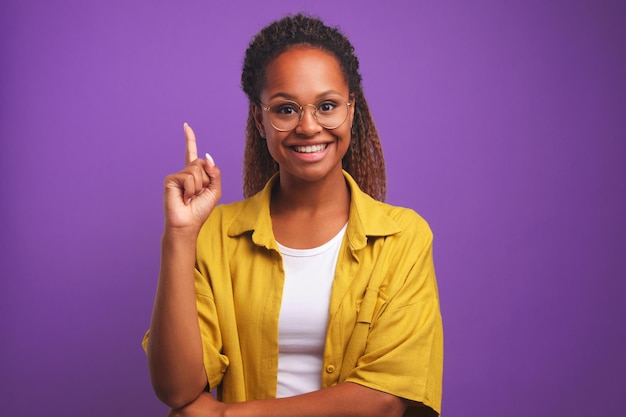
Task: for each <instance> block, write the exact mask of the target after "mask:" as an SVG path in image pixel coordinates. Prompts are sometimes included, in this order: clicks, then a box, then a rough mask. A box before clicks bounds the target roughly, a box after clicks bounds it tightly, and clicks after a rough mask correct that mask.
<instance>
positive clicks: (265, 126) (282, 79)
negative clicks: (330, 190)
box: [255, 46, 354, 181]
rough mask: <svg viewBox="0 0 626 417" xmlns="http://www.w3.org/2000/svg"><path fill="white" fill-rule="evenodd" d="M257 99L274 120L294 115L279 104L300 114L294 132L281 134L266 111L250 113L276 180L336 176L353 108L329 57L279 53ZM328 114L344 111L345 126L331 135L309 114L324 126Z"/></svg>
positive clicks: (312, 51)
mask: <svg viewBox="0 0 626 417" xmlns="http://www.w3.org/2000/svg"><path fill="white" fill-rule="evenodd" d="M260 98H261V103H262V105H263V106H264V107H272V110H271V111H272V112H273V113H274V114H275V116H276V117H283V116H285V115H288V114H294V113H297V112H298V111H299V108H297V107H295V109H294V106H283V104H285V101H291V102H296V103H297V104H299V105H300V106H302V108H303V111H304V113H303V115H302V119H300V121H299V122H298V124H297V125H296V126H295V128H293V129H292V130H289V131H285V132H282V131H278V130H276V129H275V128H274V127H273V126H272V124H271V122H270V113H269V112H268V111H265V110H262V109H260V108H257V110H256V112H255V116H256V120H257V127H258V129H259V130H260V131H261V133H262V134H265V137H266V141H267V147H268V149H269V152H270V154H271V155H272V157H273V158H274V160H275V161H276V162H277V163H278V165H279V166H280V175H281V179H282V180H287V179H288V178H289V177H290V178H292V179H294V180H301V181H302V180H304V181H319V180H322V179H324V178H326V177H327V176H329V175H333V174H338V175H341V168H342V166H341V160H342V158H343V156H344V155H345V154H346V152H347V151H348V147H349V145H350V128H351V125H352V118H353V115H354V103H352V99H351V96H350V91H349V88H348V85H347V84H346V82H345V80H344V78H343V73H342V71H341V68H340V66H339V62H338V61H337V59H336V58H335V57H334V56H333V55H331V54H329V53H328V52H325V51H322V50H320V49H316V48H312V47H306V46H301V47H295V48H292V49H289V50H287V51H285V52H283V53H282V54H280V55H279V56H278V57H277V58H276V59H275V60H274V61H272V62H271V63H270V64H269V65H268V67H267V71H266V79H265V88H264V89H263V90H262V91H261V96H260ZM346 102H349V103H351V104H350V106H346ZM333 108H337V109H338V110H337V111H340V112H344V113H343V114H345V111H347V113H348V114H347V117H346V119H345V122H343V124H341V125H340V126H339V127H337V128H334V129H328V128H324V127H323V126H322V125H320V124H319V123H318V121H317V120H316V118H315V117H314V116H313V111H314V109H317V112H318V119H320V121H322V122H324V117H327V116H326V114H329V113H328V112H330V111H332V109H333ZM296 116H297V115H296ZM296 118H297V117H296ZM274 121H275V119H274ZM333 127H334V126H333Z"/></svg>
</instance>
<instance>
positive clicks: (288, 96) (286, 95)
mask: <svg viewBox="0 0 626 417" xmlns="http://www.w3.org/2000/svg"><path fill="white" fill-rule="evenodd" d="M330 95H337V96H341V97H342V98H343V97H344V95H343V94H341V93H340V92H338V91H335V90H327V91H324V92H323V93H320V94H318V95H317V97H316V99H315V100H322V99H323V98H325V97H328V96H330ZM348 96H349V94H348ZM276 98H284V99H287V100H291V101H297V100H296V98H295V96H293V95H291V94H289V93H285V92H278V93H275V94H272V95H271V96H269V97H268V98H267V100H268V101H272V100H274V99H276ZM348 98H349V97H348Z"/></svg>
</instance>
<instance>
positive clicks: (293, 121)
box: [259, 100, 352, 132]
mask: <svg viewBox="0 0 626 417" xmlns="http://www.w3.org/2000/svg"><path fill="white" fill-rule="evenodd" d="M259 104H260V105H261V108H262V109H263V110H265V111H266V112H267V113H268V115H269V121H270V124H271V125H272V127H273V128H274V129H276V130H278V131H279V132H288V131H290V130H293V129H295V128H296V126H298V123H300V120H302V117H303V116H304V108H305V107H307V106H310V107H313V117H314V118H315V121H316V122H317V123H318V124H319V125H320V126H322V127H323V128H324V129H329V130H332V129H337V128H338V127H339V126H341V125H342V124H344V123H345V121H346V120H347V119H348V113H349V112H348V109H349V108H350V106H351V105H352V103H350V102H344V101H336V100H323V101H321V102H319V103H318V104H303V105H300V104H298V103H297V102H295V101H292V100H284V101H279V102H276V103H272V104H270V105H267V106H266V105H264V104H263V103H259Z"/></svg>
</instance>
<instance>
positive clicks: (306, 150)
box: [293, 144, 326, 153]
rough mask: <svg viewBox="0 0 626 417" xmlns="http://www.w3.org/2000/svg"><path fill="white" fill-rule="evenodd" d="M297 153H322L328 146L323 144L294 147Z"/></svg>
mask: <svg viewBox="0 0 626 417" xmlns="http://www.w3.org/2000/svg"><path fill="white" fill-rule="evenodd" d="M293 148H294V149H295V150H296V152H300V153H314V152H322V151H323V150H324V149H326V145H325V144H322V145H313V146H294V147H293Z"/></svg>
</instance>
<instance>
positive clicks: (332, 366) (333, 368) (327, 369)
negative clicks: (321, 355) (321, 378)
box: [326, 365, 335, 374]
mask: <svg viewBox="0 0 626 417" xmlns="http://www.w3.org/2000/svg"><path fill="white" fill-rule="evenodd" d="M326 372H327V373H329V374H332V373H333V372H335V366H334V365H328V366H327V367H326Z"/></svg>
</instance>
